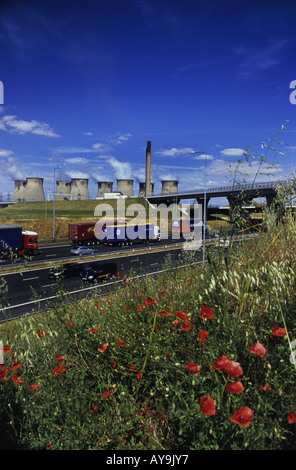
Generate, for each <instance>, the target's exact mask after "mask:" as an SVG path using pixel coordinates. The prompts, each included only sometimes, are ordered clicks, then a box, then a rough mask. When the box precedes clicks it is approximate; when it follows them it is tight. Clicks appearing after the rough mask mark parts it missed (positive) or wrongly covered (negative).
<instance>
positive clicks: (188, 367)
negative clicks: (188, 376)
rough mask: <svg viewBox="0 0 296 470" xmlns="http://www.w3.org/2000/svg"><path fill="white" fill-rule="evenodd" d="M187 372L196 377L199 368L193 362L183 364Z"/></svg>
mask: <svg viewBox="0 0 296 470" xmlns="http://www.w3.org/2000/svg"><path fill="white" fill-rule="evenodd" d="M185 366H186V370H187V372H192V373H193V375H196V376H198V375H199V374H200V366H199V365H198V364H195V363H194V362H187V364H185Z"/></svg>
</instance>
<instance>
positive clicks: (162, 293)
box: [157, 289, 166, 295]
mask: <svg viewBox="0 0 296 470" xmlns="http://www.w3.org/2000/svg"><path fill="white" fill-rule="evenodd" d="M157 293H158V295H164V294H166V291H165V290H164V289H163V290H160V291H158V292H157Z"/></svg>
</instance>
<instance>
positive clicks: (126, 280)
mask: <svg viewBox="0 0 296 470" xmlns="http://www.w3.org/2000/svg"><path fill="white" fill-rule="evenodd" d="M123 282H124V284H125V285H126V286H128V285H129V284H130V283H131V281H130V280H129V279H125V280H124V281H123Z"/></svg>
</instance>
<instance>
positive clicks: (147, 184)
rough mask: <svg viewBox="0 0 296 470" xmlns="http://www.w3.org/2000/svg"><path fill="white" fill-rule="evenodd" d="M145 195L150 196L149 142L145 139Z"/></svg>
mask: <svg viewBox="0 0 296 470" xmlns="http://www.w3.org/2000/svg"><path fill="white" fill-rule="evenodd" d="M145 182H146V196H151V186H150V183H151V142H150V140H148V141H147V147H146V178H145Z"/></svg>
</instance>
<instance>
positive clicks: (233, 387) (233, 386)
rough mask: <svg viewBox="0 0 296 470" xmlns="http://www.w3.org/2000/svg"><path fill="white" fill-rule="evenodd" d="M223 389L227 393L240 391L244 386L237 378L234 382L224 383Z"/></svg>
mask: <svg viewBox="0 0 296 470" xmlns="http://www.w3.org/2000/svg"><path fill="white" fill-rule="evenodd" d="M224 390H225V391H227V392H229V393H241V392H243V391H244V390H245V387H244V386H243V384H242V383H241V382H240V381H239V380H237V381H236V382H231V383H228V384H226V386H225V389H224Z"/></svg>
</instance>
